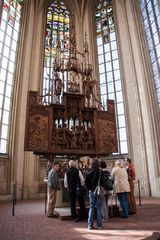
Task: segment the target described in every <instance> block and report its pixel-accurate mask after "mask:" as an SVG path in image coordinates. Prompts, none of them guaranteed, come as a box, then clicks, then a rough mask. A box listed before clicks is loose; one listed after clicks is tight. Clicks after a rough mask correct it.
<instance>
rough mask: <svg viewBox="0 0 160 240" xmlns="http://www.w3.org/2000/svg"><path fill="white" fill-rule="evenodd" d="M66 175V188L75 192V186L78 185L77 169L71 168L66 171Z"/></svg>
mask: <svg viewBox="0 0 160 240" xmlns="http://www.w3.org/2000/svg"><path fill="white" fill-rule="evenodd" d="M66 175H67V181H68V188H69V189H70V190H75V191H76V189H77V186H78V185H79V184H80V183H79V182H80V179H79V169H77V168H75V167H71V168H69V169H68V170H67V172H66Z"/></svg>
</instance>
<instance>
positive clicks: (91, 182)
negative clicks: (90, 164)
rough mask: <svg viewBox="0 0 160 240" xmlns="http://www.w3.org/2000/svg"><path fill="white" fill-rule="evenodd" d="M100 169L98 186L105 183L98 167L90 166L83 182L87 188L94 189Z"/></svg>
mask: <svg viewBox="0 0 160 240" xmlns="http://www.w3.org/2000/svg"><path fill="white" fill-rule="evenodd" d="M100 171H101V178H100V186H102V187H104V185H105V182H104V181H105V179H104V173H103V171H102V170H100V169H99V168H98V167H95V168H91V169H90V170H89V171H88V172H87V174H86V179H85V184H86V187H87V189H88V190H91V191H94V190H95V188H96V187H97V185H98V180H99V176H100Z"/></svg>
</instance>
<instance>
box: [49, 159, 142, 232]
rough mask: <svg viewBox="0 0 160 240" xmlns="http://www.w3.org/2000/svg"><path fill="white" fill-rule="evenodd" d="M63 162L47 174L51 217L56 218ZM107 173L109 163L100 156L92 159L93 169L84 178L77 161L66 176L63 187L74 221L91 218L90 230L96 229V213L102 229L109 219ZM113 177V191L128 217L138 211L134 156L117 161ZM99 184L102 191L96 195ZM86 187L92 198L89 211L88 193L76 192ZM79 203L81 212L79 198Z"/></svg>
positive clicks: (72, 164)
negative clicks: (87, 203) (68, 199)
mask: <svg viewBox="0 0 160 240" xmlns="http://www.w3.org/2000/svg"><path fill="white" fill-rule="evenodd" d="M60 167H61V165H60V163H58V162H53V163H52V168H51V169H50V171H49V173H48V196H49V199H48V214H47V216H48V217H56V215H55V214H54V207H55V204H56V197H57V191H58V190H60V184H59V175H58V171H59V169H60ZM106 172H107V174H108V171H107V169H106V163H105V162H104V161H99V159H97V158H94V159H91V164H90V168H89V169H88V172H87V173H86V175H85V177H84V176H83V173H82V171H81V170H80V169H78V168H77V167H76V161H74V160H70V161H69V168H68V169H67V171H66V173H65V176H64V187H65V188H67V189H68V191H69V197H70V207H71V217H72V219H73V220H74V221H75V222H78V221H81V220H85V219H86V218H87V217H88V229H93V224H94V219H95V214H96V223H97V229H102V224H103V222H104V221H106V220H107V208H108V206H107V204H108V198H109V195H110V191H107V190H105V174H106ZM111 179H112V180H113V182H114V191H115V193H116V195H117V198H118V200H119V203H120V209H121V214H120V217H121V218H128V215H129V214H135V213H136V211H137V210H136V202H135V197H134V180H135V169H134V166H133V164H132V162H131V159H129V158H127V159H126V161H124V160H116V161H115V166H114V167H113V169H112V171H111ZM97 185H99V186H100V189H101V194H95V189H96V187H97ZM80 187H85V188H86V189H87V192H88V198H89V211H87V208H86V204H85V195H84V194H80V195H79V194H77V189H78V188H80ZM77 200H78V203H79V211H77V208H76V201H77Z"/></svg>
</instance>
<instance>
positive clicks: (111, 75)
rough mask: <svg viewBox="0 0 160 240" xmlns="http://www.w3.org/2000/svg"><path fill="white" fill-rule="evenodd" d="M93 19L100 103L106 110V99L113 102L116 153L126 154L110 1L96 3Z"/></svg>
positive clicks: (122, 106)
mask: <svg viewBox="0 0 160 240" xmlns="http://www.w3.org/2000/svg"><path fill="white" fill-rule="evenodd" d="M95 18H96V34H97V50H98V62H99V77H100V96H101V102H102V104H103V106H105V109H106V108H107V106H106V100H107V99H113V100H114V101H115V109H116V120H117V136H118V152H119V154H125V153H127V152H128V148H127V136H126V123H125V115H124V104H123V93H122V86H121V74H120V66H119V56H118V49H117V39H116V31H115V24H114V16H113V8H112V0H100V1H98V2H97V5H96V16H95Z"/></svg>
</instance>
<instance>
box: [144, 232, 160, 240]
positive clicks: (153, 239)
mask: <svg viewBox="0 0 160 240" xmlns="http://www.w3.org/2000/svg"><path fill="white" fill-rule="evenodd" d="M143 240H160V232H153V233H152V235H151V236H150V237H147V238H144V239H143Z"/></svg>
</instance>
